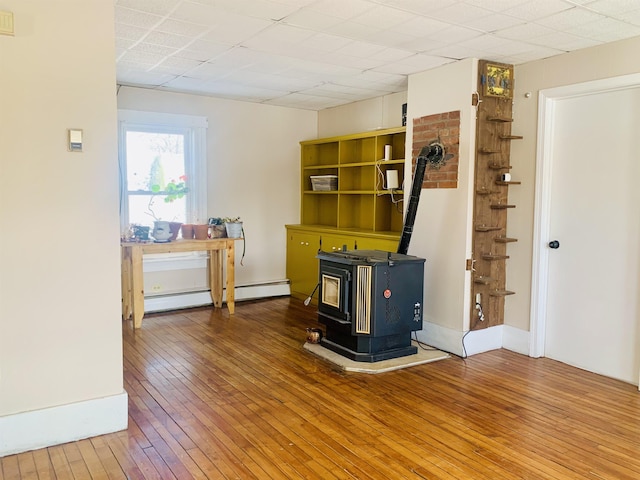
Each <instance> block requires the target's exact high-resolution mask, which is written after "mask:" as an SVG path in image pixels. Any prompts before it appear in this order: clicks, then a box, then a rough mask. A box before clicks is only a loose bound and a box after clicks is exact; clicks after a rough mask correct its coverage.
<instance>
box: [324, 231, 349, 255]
mask: <svg viewBox="0 0 640 480" xmlns="http://www.w3.org/2000/svg"><path fill="white" fill-rule="evenodd" d="M345 246H346V249H347V250H354V249H355V248H356V241H355V238H354V237H351V236H348V235H322V247H321V248H322V251H323V252H335V251H337V250H342V249H343V247H345Z"/></svg>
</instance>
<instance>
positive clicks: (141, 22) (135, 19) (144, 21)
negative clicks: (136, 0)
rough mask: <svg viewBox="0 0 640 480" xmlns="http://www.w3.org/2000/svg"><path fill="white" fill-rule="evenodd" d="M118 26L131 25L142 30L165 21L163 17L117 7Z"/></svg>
mask: <svg viewBox="0 0 640 480" xmlns="http://www.w3.org/2000/svg"><path fill="white" fill-rule="evenodd" d="M115 18H116V25H117V24H121V25H130V26H134V27H140V28H145V29H146V28H152V27H154V26H155V25H158V24H159V23H161V22H162V21H163V17H161V16H159V15H153V14H151V13H144V12H140V11H138V10H132V9H130V8H124V7H120V6H118V5H116V7H115Z"/></svg>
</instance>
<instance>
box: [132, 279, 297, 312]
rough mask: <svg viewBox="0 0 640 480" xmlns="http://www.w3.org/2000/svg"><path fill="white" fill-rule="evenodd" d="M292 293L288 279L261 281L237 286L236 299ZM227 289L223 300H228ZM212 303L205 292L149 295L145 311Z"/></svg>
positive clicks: (238, 300)
mask: <svg viewBox="0 0 640 480" xmlns="http://www.w3.org/2000/svg"><path fill="white" fill-rule="evenodd" d="M285 295H291V288H290V286H289V282H288V281H287V280H282V281H275V282H270V283H261V284H256V285H240V286H236V288H235V301H236V302H240V301H242V300H251V299H255V298H267V297H281V296H285ZM226 298H227V295H226V289H225V290H224V292H223V294H222V300H223V301H226ZM205 305H211V294H210V293H209V291H208V290H207V291H204V292H186V293H176V294H171V295H158V296H149V297H145V299H144V311H145V312H162V311H166V310H178V309H180V308H192V307H202V306H205Z"/></svg>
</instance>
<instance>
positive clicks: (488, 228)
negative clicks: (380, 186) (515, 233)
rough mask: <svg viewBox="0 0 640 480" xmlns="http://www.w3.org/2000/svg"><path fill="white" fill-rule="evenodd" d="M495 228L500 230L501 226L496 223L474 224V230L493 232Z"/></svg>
mask: <svg viewBox="0 0 640 480" xmlns="http://www.w3.org/2000/svg"><path fill="white" fill-rule="evenodd" d="M495 230H502V227H500V226H498V225H476V232H493V231H495Z"/></svg>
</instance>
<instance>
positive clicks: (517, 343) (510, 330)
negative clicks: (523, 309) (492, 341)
mask: <svg viewBox="0 0 640 480" xmlns="http://www.w3.org/2000/svg"><path fill="white" fill-rule="evenodd" d="M530 337H531V335H530V334H529V332H528V331H526V330H520V329H519V328H515V327H511V326H509V325H505V326H504V332H503V334H502V346H503V347H504V348H506V349H507V350H511V351H512V352H516V353H521V354H522V355H529V354H530V353H531V352H530V350H529V341H530Z"/></svg>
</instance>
